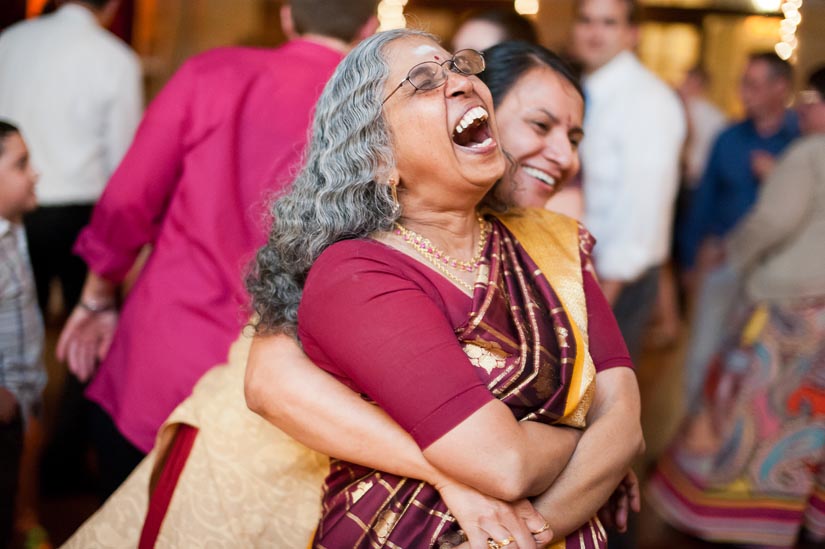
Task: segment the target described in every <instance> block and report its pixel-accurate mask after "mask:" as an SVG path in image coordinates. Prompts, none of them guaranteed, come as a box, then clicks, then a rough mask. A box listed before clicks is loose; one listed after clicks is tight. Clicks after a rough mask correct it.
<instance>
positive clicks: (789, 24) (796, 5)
mask: <svg viewBox="0 0 825 549" xmlns="http://www.w3.org/2000/svg"><path fill="white" fill-rule="evenodd" d="M801 9H802V0H785V1H784V2H783V3H782V13H783V14H784V15H785V19H784V20H783V21H782V23H781V24H780V37H781V39H780V41H779V42H778V43H777V44H776V46H774V49H775V50H776V55H778V56H779V57H781V58H782V59H785V60H790V61H791V62H794V61H796V56H795V55H794V54H795V53H796V49H797V48H798V47H799V40H797V38H796V28H797V27H798V26H799V24H800V23H801V22H802V13H801V12H800V10H801Z"/></svg>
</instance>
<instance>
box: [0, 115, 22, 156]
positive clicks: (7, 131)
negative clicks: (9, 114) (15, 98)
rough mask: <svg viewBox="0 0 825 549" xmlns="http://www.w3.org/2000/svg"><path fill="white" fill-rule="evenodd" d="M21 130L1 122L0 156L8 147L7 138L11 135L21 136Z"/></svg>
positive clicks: (9, 123) (3, 121) (8, 123)
mask: <svg viewBox="0 0 825 549" xmlns="http://www.w3.org/2000/svg"><path fill="white" fill-rule="evenodd" d="M19 133H20V130H19V129H18V128H17V126H15V125H14V124H12V123H11V122H6V121H5V120H0V156H2V155H3V151H4V149H5V145H6V138H7V137H8V136H10V135H14V134H19Z"/></svg>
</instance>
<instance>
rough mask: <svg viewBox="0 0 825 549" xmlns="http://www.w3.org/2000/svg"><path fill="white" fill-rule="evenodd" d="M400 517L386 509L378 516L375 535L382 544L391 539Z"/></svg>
mask: <svg viewBox="0 0 825 549" xmlns="http://www.w3.org/2000/svg"><path fill="white" fill-rule="evenodd" d="M399 516H400V515H399V514H398V513H396V512H395V511H391V510H389V509H385V510H384V511H382V512H381V514H380V515H378V520H377V521H376V522H375V535H376V536H378V539H379V540H381V543H384V542H385V541H387V538H388V537H390V533H392V529H393V527H394V526H395V523H396V522H398V517H399Z"/></svg>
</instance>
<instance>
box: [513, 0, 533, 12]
mask: <svg viewBox="0 0 825 549" xmlns="http://www.w3.org/2000/svg"><path fill="white" fill-rule="evenodd" d="M514 7H515V10H516V13H520V14H521V15H536V14H537V13H538V12H539V0H516V2H515V5H514Z"/></svg>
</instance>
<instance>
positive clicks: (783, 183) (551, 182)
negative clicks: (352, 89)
mask: <svg viewBox="0 0 825 549" xmlns="http://www.w3.org/2000/svg"><path fill="white" fill-rule="evenodd" d="M58 4H59V6H58V8H57V9H56V10H55V11H53V12H51V13H49V14H46V15H42V16H40V17H37V18H33V19H29V20H25V21H21V22H18V23H16V24H14V25H12V26H10V27H8V28H6V29H5V30H4V31H2V33H0V82H2V84H1V85H0V258H2V261H0V440H2V443H1V444H0V546H10V547H13V546H25V547H43V548H45V547H49V546H50V544H51V542H50V541H49V536H48V533H47V532H46V530H45V529H44V528H43V526H42V522H43V521H42V519H41V516H40V512H39V511H40V508H39V497H40V494H41V493H42V492H45V493H56V492H64V493H65V492H72V491H76V490H83V489H86V488H88V486H94V487H95V490H96V495H97V496H98V497H99V498H100V502H101V503H103V502H104V501H105V500H106V499H107V498H109V497H110V496H111V495H112V494H113V493H114V492H115V491H116V490H117V489H118V487H119V486H120V485H121V484H122V483H123V482H124V480H125V479H126V478H127V477H128V476H129V475H130V473H131V472H132V471H133V470H134V469H135V467H137V466H138V465H139V464H140V463H141V462H142V460H144V458H145V457H146V455H147V454H148V453H149V452H151V451H152V449H153V447H154V446H155V444H156V441H157V440H158V439H157V437H158V431H159V429H160V427H161V425H162V424H163V423H164V421H165V420H166V418H167V417H168V416H169V415H170V414H171V413H172V412H173V410H175V408H176V407H177V406H178V405H179V404H181V402H183V401H184V400H185V399H186V398H187V397H188V396H189V394H190V393H191V391H192V389H193V387H194V386H195V384H196V382H197V381H198V380H199V379H200V378H201V376H202V375H203V374H204V373H206V372H207V371H208V370H209V369H210V368H211V367H212V366H214V365H216V364H220V363H221V362H224V361H225V359H226V356H227V353H228V351H229V348H230V345H231V344H232V342H233V341H234V340H235V339H236V337H237V336H238V334H239V333H240V332H241V330H242V329H243V327H244V326H245V325H246V323H247V321H248V318H249V314H250V309H249V306H248V297H247V295H246V291H245V289H244V274H245V273H246V270H245V269H246V266H247V265H248V263H249V262H250V260H251V259H252V258H253V255H254V253H255V251H256V250H257V249H258V248H259V247H260V246H261V245H263V244H264V243H265V241H266V231H267V229H268V227H267V218H266V215H265V212H266V201H267V200H268V198H269V197H270V196H271V195H272V194H276V193H279V192H281V191H282V190H283V189H285V188H287V187H288V185H289V183H290V180H291V178H292V177H293V176H294V174H295V171H296V167H297V166H299V165H300V163H301V161H302V158H303V157H302V153H303V149H304V146H305V144H306V142H307V130H308V128H309V126H310V123H311V117H312V112H313V107H314V105H315V101H316V100H317V98H318V96H319V94H320V93H321V89H322V88H323V85H324V83H325V82H326V81H327V80H328V79H329V77H330V76H331V75H332V73H333V71H334V70H335V67H336V65H338V63H339V62H340V61H341V59H342V58H343V56H344V55H345V54H346V53H347V51H348V50H349V49H350V48H351V47H353V46H354V45H355V44H357V43H359V42H360V41H361V40H363V39H365V38H367V37H368V36H370V35H372V34H373V33H374V32H375V30H376V27H377V22H376V19H375V15H374V10H375V4H376V2H372V1H368V0H362V1H351V0H350V1H344V2H340V5H338V3H335V2H324V1H320V0H301V1H299V0H294V1H293V2H290V3H289V4H287V5H285V6H284V8H283V10H282V14H281V16H282V22H283V25H284V32H285V34H286V36H287V37H288V38H289V41H288V42H287V43H286V44H284V45H282V46H280V47H279V48H277V49H275V50H263V49H261V50H258V49H251V48H223V49H218V50H213V51H210V52H206V53H204V54H200V55H198V56H196V57H194V58H192V59H190V60H188V61H187V62H186V63H184V65H183V66H182V67H181V68H180V69H179V70H178V71H177V72H176V73H175V75H174V76H173V77H172V78H171V79H170V81H169V82H168V83H167V84H166V86H165V87H164V89H163V90H162V91H161V92H160V93H159V94H158V95H157V97H155V98H154V99H153V100H152V101H151V102H150V103H149V105H148V106H147V107H146V108H145V110H144V105H143V103H144V100H143V93H142V79H141V69H140V62H139V59H138V57H137V56H136V55H135V53H134V52H132V51H131V50H130V49H129V47H128V46H127V45H126V44H125V43H124V42H122V41H121V40H120V39H118V38H116V37H115V36H114V35H112V34H111V33H110V32H109V31H108V30H106V28H107V26H108V25H109V24H110V23H111V21H112V18H113V17H114V14H115V12H116V10H117V6H118V0H66V1H64V2H62V3H58ZM318 10H330V12H335V13H326V12H323V15H322V18H323V19H328V20H331V21H326V22H325V24H324V25H321V26H318V25H317V24H316V23H315V22H314V21H315V20H316V19H318V18H319V14H320V13H321V12H319V11H318ZM576 10H577V11H576V15H575V19H574V23H573V28H572V33H571V42H570V44H568V46H569V48H568V50H567V51H564V52H559V53H560V54H561V57H563V58H564V61H560V62H561V63H564V62H566V63H569V66H570V67H572V70H571V72H570V76H569V79H570V82H572V83H574V84H575V86H579V85H580V88H578V89H579V90H580V92H581V91H583V96H584V103H583V109H582V106H581V100H580V95H578V94H577V93H580V92H576V89H577V88H575V87H573V86H572V85H567V84H565V86H558V87H557V88H549V87H548V88H541V89H542V90H543V93H544V95H543V98H544V100H545V101H546V103H547V105H549V106H548V107H546V108H544V107H543V108H542V109H537V110H534V111H530V110H528V109H526V108H521V106H523V105H522V103H523V104H527V103H528V102H529V101H530V100H531V99H530V97H529V96H528V95H526V94H527V93H528V91H525V92H523V93H524V94H525V95H524V96H523V97H522V96H519V97H516V99H517V100H518V101H520V102H522V103H519V102H518V101H516V102H512V103H505V102H504V101H499V100H498V98H496V89H495V86H496V82H495V81H492V80H491V81H485V82H486V83H487V85H488V86H489V87H490V89H491V90H492V91H493V96H494V100H495V107H496V112H497V113H498V116H499V118H501V119H502V121H500V131H501V134H502V141H503V144H504V149H505V152H506V153H508V156H509V157H510V160H511V162H513V164H514V166H513V169H514V170H516V171H518V172H519V173H517V174H516V177H517V179H518V178H519V177H521V178H523V179H522V180H524V181H526V180H528V179H529V181H530V182H531V183H529V184H527V185H526V186H524V187H523V188H517V189H516V191H515V192H516V193H522V195H519V196H518V198H517V202H518V203H519V204H520V205H524V206H527V207H536V208H546V209H548V210H551V211H555V212H560V213H562V214H565V215H567V216H570V217H572V218H574V219H577V220H579V221H581V223H582V224H583V225H584V226H585V227H586V228H587V229H588V230H589V231H590V232H591V233H592V235H593V237H594V238H595V241H596V246H595V248H594V250H593V269H594V273H595V275H596V277H597V279H598V283H599V286H600V287H601V291H602V292H603V293H604V296H605V298H606V299H607V303H608V304H609V305H610V307H611V308H612V310H613V314H614V315H615V317H616V321H617V323H618V327H619V329H620V331H621V334H622V336H623V338H624V341H625V343H626V345H627V350H628V352H629V356H630V358H631V359H632V361H633V363H634V364H636V365H637V366H638V365H639V364H640V363H641V356H642V354H643V353H644V352H645V349H650V348H651V347H667V346H671V345H674V344H675V343H676V341H677V339H678V338H679V336H680V333H682V331H683V330H686V331H687V333H688V344H687V347H688V348H687V353H686V356H685V360H684V365H683V368H682V372H683V387H684V402H685V418H684V420H683V422H682V425H681V427H680V429H679V431H678V432H677V433H676V435H675V437H674V439H673V441H672V442H671V443H670V444H669V445H668V448H667V450H666V451H665V453H664V454H663V455H662V456H661V457H660V458H659V459H658V460H657V463H656V465H655V467H654V470H653V472H652V473H650V475H649V476H648V475H647V474H645V475H641V474H640V475H639V476H641V477H643V480H644V481H645V482H644V483H643V485H642V486H641V489H642V490H643V491H644V493H645V495H646V498H647V501H648V505H649V506H650V511H651V512H656V513H658V514H660V515H661V516H662V517H663V518H664V520H666V521H667V522H668V523H670V524H671V525H672V526H673V527H675V528H676V529H679V530H682V531H684V532H686V533H688V534H691V535H694V536H697V537H700V538H702V539H706V540H708V541H715V542H721V543H733V544H740V545H747V546H779V547H792V546H794V544H796V543H798V542H801V541H802V540H805V539H808V540H814V541H818V542H820V543H821V542H823V540H825V253H823V245H822V242H823V241H825V64H823V65H821V66H820V67H819V68H818V69H816V70H814V71H813V72H812V73H811V74H808V75H803V78H802V79H800V78H796V77H795V75H794V68H793V66H792V65H791V64H790V63H788V62H787V61H784V60H782V59H780V58H779V57H777V56H776V55H775V54H774V53H772V52H752V53H751V54H750V55H749V57H748V60H747V63H746V66H745V69H744V71H743V73H742V75H741V79H740V87H739V94H740V98H741V104H742V106H743V108H744V113H745V114H744V118H742V119H740V120H729V119H728V118H727V116H726V114H725V113H723V112H722V111H721V110H720V109H719V108H718V107H717V106H716V105H714V104H713V102H712V101H710V100H709V99H708V94H707V90H708V88H709V85H710V83H709V76H708V72H707V71H706V70H705V68H703V67H701V66H697V67H694V68H692V69H691V70H690V71H688V72H687V74H685V76H684V79H683V81H682V83H681V84H680V85H679V86H678V88H677V89H673V88H671V87H670V86H669V85H668V84H666V83H665V82H664V81H663V80H661V79H660V78H659V77H658V76H656V75H655V74H654V73H653V72H651V71H650V70H649V69H648V68H646V67H645V66H644V65H643V64H642V63H641V62H640V60H639V59H638V57H637V56H636V55H635V54H634V50H635V47H636V45H637V42H638V38H639V35H638V23H639V20H638V6H637V5H636V3H635V2H633V1H631V0H582V1H581V2H579V3H578V5H577V8H576ZM445 38H446V39H449V44H450V47H449V48H447V49H448V50H451V51H453V52H454V53H455V52H460V51H464V50H477V51H479V52H485V53H487V52H490V53H489V54H488V56H489V57H490V61H491V62H492V60H493V59H494V57H493V55H494V52H495V51H496V50H495V49H493V50H491V49H490V48H493V47H494V46H496V45H500V44H503V43H510V42H512V41H520V42H528V43H531V44H535V43H537V42H538V38H537V33H536V29H535V28H534V26H533V23H532V22H531V21H530V20H528V19H525V18H524V17H522V16H519V15H517V14H516V13H515V12H505V11H500V10H488V11H476V12H471V13H467V14H465V15H464V16H463V17H462V18H461V20H460V24H459V26H458V27H457V28H456V30H455V32H454V34H453V35H452V36H451V37H445ZM445 43H447V41H446V40H445ZM498 51H501V50H498ZM823 62H824V63H825V60H823ZM565 67H567V65H565ZM565 70H567V69H565ZM513 71H516V68H515V67H514V68H513ZM410 75H412V72H411V73H410ZM408 78H410V77H408ZM491 78H493V76H492V75H491ZM553 78H562V77H560V76H558V75H557V76H554V77H553ZM795 81H802V82H804V84H803V86H802V88H801V89H795V87H794V82H795ZM410 82H412V80H410ZM402 84H403V82H402ZM539 86H540V84H536V89H538V87H539ZM547 90H550V91H547ZM513 97H515V96H513ZM505 119H506V120H513V121H517V122H518V123H519V124H520V125H515V122H514V125H512V126H509V125H508V126H505V122H504V121H503V120H505ZM511 128H512V129H511ZM534 144H535V145H534ZM531 147H534V149H532V148H531ZM55 283H57V284H58V286H57V287H59V289H60V291H59V292H57V291H55V290H54V288H55V287H56V285H55ZM55 299H57V300H58V302H57V303H54V302H53V301H54V300H55ZM55 310H58V311H62V312H60V313H59V314H58V317H59V318H60V323H61V327H60V336H59V339H58V341H57V342H56V354H57V357H58V359H59V361H60V362H61V363H62V364H66V367H67V368H68V371H69V372H70V375H68V376H67V377H66V381H65V383H64V384H63V387H62V390H61V393H60V401H59V404H58V405H57V410H58V411H57V415H56V417H57V419H56V421H55V424H54V425H53V426H50V428H49V429H46V428H45V427H44V418H43V390H44V387H45V385H46V381H47V380H46V370H45V366H44V362H43V360H44V359H43V356H44V345H45V344H46V339H45V337H44V328H43V318H51V317H54V311H55ZM593 337H596V336H593V335H591V339H592V338H593ZM642 414H643V415H644V414H645V409H644V408H642ZM637 472H638V473H641V471H637ZM634 482H635V481H634ZM638 489H639V487H638V486H637V485H635V484H633V483H631V484H629V485H628V488H627V492H628V494H629V495H630V496H631V499H633V497H638V492H637V490H638ZM620 526H621V527H620V528H616V529H614V530H612V531H611V533H610V542H609V543H610V546H611V547H635V546H636V545H637V543H638V542H637V539H636V536H637V532H636V519H635V518H634V515H633V514H632V513H631V515H630V517H629V518H628V519H627V521H626V525H625V524H621V525H620ZM619 530H621V531H623V532H622V533H620V532H619ZM494 543H495V542H494ZM492 546H493V545H490V547H492Z"/></svg>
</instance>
